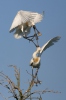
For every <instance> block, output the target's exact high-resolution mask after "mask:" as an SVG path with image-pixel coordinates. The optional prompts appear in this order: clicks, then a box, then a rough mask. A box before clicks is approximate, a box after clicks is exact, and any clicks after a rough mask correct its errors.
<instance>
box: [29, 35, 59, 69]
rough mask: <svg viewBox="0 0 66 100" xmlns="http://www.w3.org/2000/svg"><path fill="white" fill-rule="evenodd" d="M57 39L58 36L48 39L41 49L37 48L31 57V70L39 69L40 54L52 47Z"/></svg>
mask: <svg viewBox="0 0 66 100" xmlns="http://www.w3.org/2000/svg"><path fill="white" fill-rule="evenodd" d="M59 39H60V36H57V37H54V38H52V39H50V40H49V41H48V42H47V43H46V44H44V45H43V46H42V47H41V48H40V47H37V50H36V51H35V52H34V53H33V55H32V59H31V61H30V66H32V67H33V68H38V69H39V67H40V60H41V54H42V52H43V51H45V50H46V49H47V48H49V47H50V46H52V45H54V43H55V42H57V41H58V40H59Z"/></svg>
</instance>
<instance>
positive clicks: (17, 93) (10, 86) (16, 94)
mask: <svg viewBox="0 0 66 100" xmlns="http://www.w3.org/2000/svg"><path fill="white" fill-rule="evenodd" d="M10 67H13V68H14V73H15V77H16V81H17V84H15V83H14V82H13V81H12V80H11V78H9V77H8V76H7V75H5V74H4V73H3V72H0V78H1V80H0V85H1V86H3V87H4V88H6V89H7V90H8V93H11V94H12V96H11V97H13V98H14V99H16V100H27V99H29V100H33V99H38V100H42V97H41V94H44V93H46V92H52V93H61V92H58V91H53V90H48V89H45V90H36V91H33V92H31V89H32V88H33V86H34V85H36V86H37V85H38V84H41V81H39V80H38V79H37V73H38V71H37V70H36V72H35V73H34V75H33V76H32V75H31V74H30V73H29V72H28V71H26V72H27V74H30V75H31V77H32V79H31V80H30V82H29V86H28V88H27V89H26V91H25V92H24V93H23V91H22V90H21V88H20V69H17V67H16V66H13V65H10ZM34 94H38V95H39V97H35V96H34ZM0 95H1V96H2V97H3V98H4V100H9V98H11V97H8V98H6V97H4V94H2V93H0Z"/></svg>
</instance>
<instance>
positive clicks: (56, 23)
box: [0, 0, 66, 100]
mask: <svg viewBox="0 0 66 100" xmlns="http://www.w3.org/2000/svg"><path fill="white" fill-rule="evenodd" d="M19 10H26V11H33V12H38V13H42V12H43V11H44V12H45V13H44V18H43V20H42V21H41V22H40V23H38V24H36V27H37V28H38V30H39V31H40V32H41V33H42V36H41V37H39V44H40V46H41V47H42V46H43V45H44V44H45V43H46V42H47V41H48V40H49V39H51V38H53V37H55V36H61V39H60V40H59V41H58V42H57V43H55V45H53V46H52V47H50V48H48V49H47V50H46V51H45V52H43V54H42V57H41V66H40V69H39V73H38V77H39V79H40V80H41V81H42V84H41V85H39V86H38V87H35V88H34V90H44V89H46V88H48V89H49V90H54V91H60V92H61V94H59V93H58V94H53V93H46V94H43V95H42V97H43V100H66V0H0V71H3V72H4V73H5V74H7V75H8V76H9V77H11V78H12V80H14V81H15V77H14V71H13V69H12V68H9V67H8V66H9V65H16V66H17V67H18V68H20V71H21V89H24V91H25V90H26V89H27V85H28V79H29V80H30V79H31V76H30V75H28V74H27V73H26V70H28V72H29V73H31V67H30V66H29V62H30V59H31V57H32V53H33V52H34V51H35V50H36V48H35V46H34V45H33V44H32V43H29V41H27V40H24V39H23V38H22V39H19V40H17V39H15V38H14V36H13V33H9V29H10V26H11V24H12V21H13V19H14V17H15V15H16V14H17V12H18V11H19ZM33 33H34V31H33V30H31V34H33ZM4 91H5V93H4ZM1 92H2V93H3V94H4V96H5V97H8V96H9V94H8V93H6V90H5V89H4V88H0V93H1ZM0 99H1V100H3V98H2V97H1V96H0ZM12 100H13V99H12Z"/></svg>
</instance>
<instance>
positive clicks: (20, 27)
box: [9, 10, 43, 39]
mask: <svg viewBox="0 0 66 100" xmlns="http://www.w3.org/2000/svg"><path fill="white" fill-rule="evenodd" d="M42 19H43V15H42V14H39V13H35V12H30V11H23V10H20V11H18V13H17V14H16V16H15V18H14V20H13V22H12V25H11V27H10V30H9V32H13V31H14V30H15V33H14V37H15V38H16V39H19V38H21V37H27V35H28V34H29V33H30V30H31V27H33V29H34V31H37V32H38V35H41V33H40V32H39V31H38V30H37V28H36V26H35V24H36V23H38V22H41V20H42Z"/></svg>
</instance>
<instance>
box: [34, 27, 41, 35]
mask: <svg viewBox="0 0 66 100" xmlns="http://www.w3.org/2000/svg"><path fill="white" fill-rule="evenodd" d="M33 29H34V30H36V31H37V33H38V36H41V35H42V34H41V33H40V32H39V31H38V29H37V28H36V26H35V25H33Z"/></svg>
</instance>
